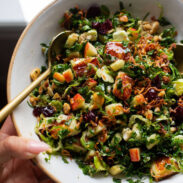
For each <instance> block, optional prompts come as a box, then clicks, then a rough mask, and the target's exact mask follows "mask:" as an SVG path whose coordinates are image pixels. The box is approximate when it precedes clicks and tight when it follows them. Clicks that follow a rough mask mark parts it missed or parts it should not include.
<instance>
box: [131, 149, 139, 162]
mask: <svg viewBox="0 0 183 183" xmlns="http://www.w3.org/2000/svg"><path fill="white" fill-rule="evenodd" d="M129 152H130V158H131V161H132V162H139V161H140V149H139V148H131V149H129Z"/></svg>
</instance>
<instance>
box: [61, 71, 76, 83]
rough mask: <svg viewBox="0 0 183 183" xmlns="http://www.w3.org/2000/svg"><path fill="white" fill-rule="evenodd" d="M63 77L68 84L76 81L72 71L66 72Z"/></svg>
mask: <svg viewBox="0 0 183 183" xmlns="http://www.w3.org/2000/svg"><path fill="white" fill-rule="evenodd" d="M63 76H64V78H65V80H66V82H67V83H70V82H71V81H72V80H73V79H74V75H73V73H72V70H71V69H67V70H66V71H64V72H63Z"/></svg>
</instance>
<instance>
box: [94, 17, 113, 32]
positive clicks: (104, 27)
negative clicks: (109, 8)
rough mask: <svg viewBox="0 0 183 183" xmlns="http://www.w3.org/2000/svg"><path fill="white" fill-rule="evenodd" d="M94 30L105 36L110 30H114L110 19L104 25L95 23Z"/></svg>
mask: <svg viewBox="0 0 183 183" xmlns="http://www.w3.org/2000/svg"><path fill="white" fill-rule="evenodd" d="M92 28H94V29H96V30H97V31H98V33H100V34H103V35H105V34H107V32H108V31H109V30H111V29H112V22H111V21H110V20H109V19H107V20H106V21H105V22H103V23H99V22H93V23H92Z"/></svg>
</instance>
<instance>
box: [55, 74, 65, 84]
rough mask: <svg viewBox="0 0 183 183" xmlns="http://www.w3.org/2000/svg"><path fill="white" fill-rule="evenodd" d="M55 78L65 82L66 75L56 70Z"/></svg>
mask: <svg viewBox="0 0 183 183" xmlns="http://www.w3.org/2000/svg"><path fill="white" fill-rule="evenodd" d="M53 78H54V79H56V80H57V81H59V82H61V83H64V82H65V77H64V76H63V75H62V74H60V73H59V72H55V73H54V74H53Z"/></svg>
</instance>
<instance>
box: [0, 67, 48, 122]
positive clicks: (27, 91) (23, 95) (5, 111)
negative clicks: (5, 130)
mask: <svg viewBox="0 0 183 183" xmlns="http://www.w3.org/2000/svg"><path fill="white" fill-rule="evenodd" d="M50 73H51V67H49V68H48V69H47V70H46V71H45V72H44V73H43V74H41V75H40V76H39V77H38V78H37V79H36V80H35V81H33V82H32V83H31V84H30V85H29V86H28V87H27V88H25V89H24V90H23V91H22V92H21V93H20V94H19V95H18V96H16V97H15V98H14V99H13V100H12V101H10V103H8V104H7V105H6V106H4V107H3V108H2V109H1V111H0V123H1V122H2V121H3V120H4V119H5V118H6V117H7V116H8V115H9V114H10V113H12V111H13V110H14V109H15V107H17V106H18V105H19V104H20V103H21V102H22V101H23V100H24V99H25V98H26V97H27V96H28V95H29V94H30V93H31V92H32V90H34V88H36V87H37V86H38V85H39V84H40V83H41V81H43V80H44V79H46V78H47V77H48V76H49V74H50Z"/></svg>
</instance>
